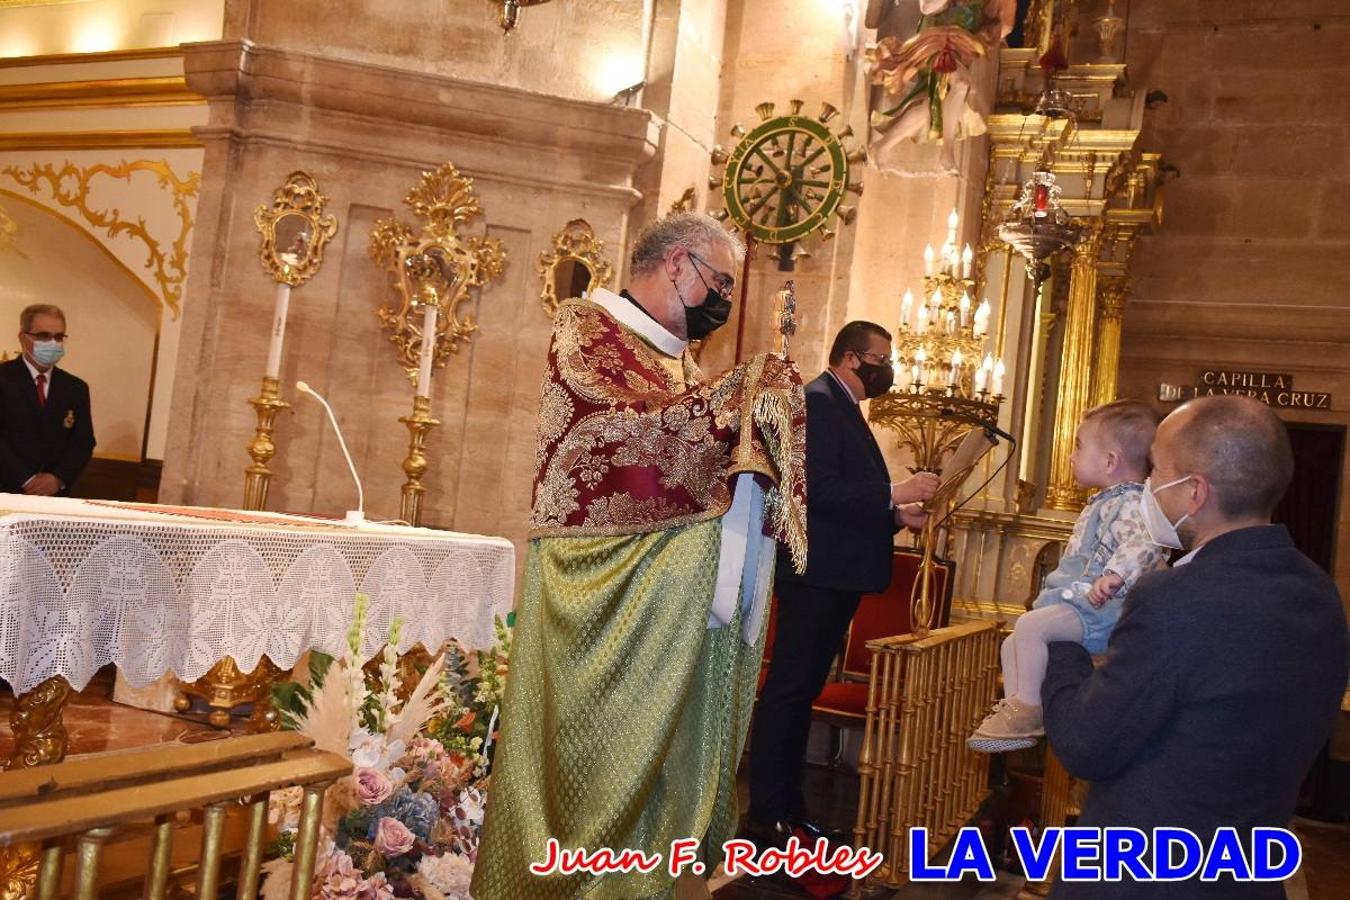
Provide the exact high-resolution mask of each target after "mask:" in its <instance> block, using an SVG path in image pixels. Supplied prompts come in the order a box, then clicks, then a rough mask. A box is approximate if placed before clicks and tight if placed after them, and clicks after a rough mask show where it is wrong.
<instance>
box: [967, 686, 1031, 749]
mask: <svg viewBox="0 0 1350 900" xmlns="http://www.w3.org/2000/svg"><path fill="white" fill-rule="evenodd" d="M1043 734H1045V728H1044V726H1043V724H1042V721H1041V708H1040V707H1039V706H1030V705H1028V704H1026V703H1022V702H1021V701H1020V700H1018V699H1017V698H1016V697H1009V698H1007V699H1004V700H1000V701H998V703H995V704H994V708H993V710H992V711H991V712H990V713H989V715H987V716H985V717H984V721H983V722H981V723H980V727H979V728H977V729H975V733H974V734H973V735H971V736H970V739H969V740H967V741H966V746H967V747H969V748H970V749H972V750H974V751H975V752H977V753H1006V752H1008V751H1009V750H1025V749H1026V748H1027V747H1031V746H1033V745H1034V744H1035V743H1036V739H1037V738H1038V737H1040V736H1041V735H1043Z"/></svg>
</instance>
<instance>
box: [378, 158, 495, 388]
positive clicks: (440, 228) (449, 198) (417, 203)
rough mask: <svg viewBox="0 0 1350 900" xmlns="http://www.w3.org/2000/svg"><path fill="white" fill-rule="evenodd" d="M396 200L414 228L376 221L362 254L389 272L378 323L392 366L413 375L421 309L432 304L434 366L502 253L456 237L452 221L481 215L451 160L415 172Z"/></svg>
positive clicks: (469, 327)
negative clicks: (391, 350)
mask: <svg viewBox="0 0 1350 900" xmlns="http://www.w3.org/2000/svg"><path fill="white" fill-rule="evenodd" d="M403 203H404V205H406V206H407V207H408V209H410V210H411V211H412V213H413V215H415V216H417V217H418V218H419V219H422V220H423V224H422V229H421V232H420V233H415V232H414V231H413V229H412V228H411V227H410V226H408V225H404V224H403V223H401V222H399V221H397V220H394V219H378V220H376V222H375V227H374V228H373V229H372V230H371V233H370V257H371V259H373V260H374V261H375V262H376V263H377V264H378V265H379V266H380V267H381V268H383V269H384V270H385V271H386V272H388V274H389V280H390V285H391V287H392V288H393V290H392V291H391V296H390V300H389V301H388V303H387V304H386V305H383V306H381V307H380V309H379V317H380V324H381V325H382V326H383V327H384V329H385V330H386V331H388V332H389V340H390V342H391V343H393V344H394V346H395V347H396V348H397V353H398V362H399V365H401V366H403V368H404V369H406V370H407V372H408V378H409V380H410V381H414V382H415V381H416V379H417V367H418V360H419V357H420V356H421V348H422V307H423V306H424V305H425V304H427V303H432V304H435V305H436V306H437V307H439V309H440V314H439V315H438V316H437V322H436V357H435V365H436V366H439V367H444V366H445V363H446V360H447V359H448V358H449V356H450V354H451V353H457V352H459V345H460V342H461V341H462V342H464V343H467V342H468V341H469V340H470V339H471V337H472V335H473V333H474V332H475V331H477V330H478V325H477V324H476V323H475V322H474V320H473V317H472V316H469V315H465V316H463V317H462V318H461V316H460V312H459V309H460V306H461V305H462V304H463V303H464V302H465V301H466V300H468V299H469V293H470V291H471V290H472V289H474V288H479V287H482V286H483V285H485V284H487V283H488V282H490V281H494V280H496V279H497V278H499V277H500V276H501V274H502V272H503V271H504V270H505V268H506V250H505V248H504V247H503V246H502V243H501V241H499V240H497V239H496V238H490V237H478V236H476V235H474V236H466V235H462V234H460V232H459V229H460V226H462V225H463V224H464V223H466V222H468V221H469V220H470V219H474V218H476V217H478V216H480V215H482V214H483V207H482V206H481V205H480V204H479V202H478V198H477V197H476V196H475V195H474V191H473V179H471V178H466V177H465V176H463V175H461V174H460V173H459V170H458V169H456V168H455V166H454V164H453V163H448V162H447V163H445V164H443V165H442V166H441V167H440V168H438V169H437V170H436V171H434V172H423V173H422V178H421V180H420V181H419V182H418V183H417V184H416V185H415V186H414V187H413V188H412V190H410V191H408V195H407V196H406V197H404V198H403Z"/></svg>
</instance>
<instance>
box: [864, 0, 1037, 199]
mask: <svg viewBox="0 0 1350 900" xmlns="http://www.w3.org/2000/svg"><path fill="white" fill-rule="evenodd" d="M895 2H896V0H892V6H894V3H895ZM898 2H906V0H898ZM917 2H918V7H919V13H920V18H919V24H918V31H917V33H916V34H914V35H913V36H912V37H910V38H909V39H907V40H904V39H902V38H901V37H900V35H898V34H896V33H886V32H893V31H894V30H898V28H897V26H896V25H895V22H896V21H897V19H898V17H897V16H895V15H887V13H888V12H891V11H892V10H891V9H882V8H880V7H882V6H884V5H885V4H884V3H879V4H874V7H877V8H875V9H874V10H873V11H872V14H871V15H869V21H868V24H869V25H873V26H879V27H878V31H877V34H878V40H877V43H876V45H875V46H874V47H871V48H869V49H868V75H869V79H870V81H871V83H872V84H874V85H878V86H879V87H880V88H881V90H879V91H875V92H874V93H873V103H872V109H871V123H870V124H871V132H872V139H871V142H870V144H869V147H868V149H869V151H870V152H871V157H872V159H873V160H875V161H876V163H877V165H878V166H880V167H881V168H883V169H885V168H887V158H888V157H889V156H890V152H891V150H892V148H894V147H895V146H896V145H897V144H899V143H900V142H901V141H903V140H906V139H909V140H913V141H915V142H919V143H922V142H924V141H930V140H937V141H940V142H941V144H942V152H941V162H942V167H943V168H944V169H946V170H948V171H952V172H954V171H956V142H957V141H958V140H960V139H962V138H966V137H974V136H975V135H979V134H983V133H984V132H985V130H986V129H985V122H984V118H983V117H982V116H981V115H980V114H979V113H977V112H976V111H975V110H974V109H973V108H972V107H973V103H972V101H973V100H974V85H973V83H972V78H971V66H972V65H973V64H974V62H975V60H977V59H979V58H980V57H983V56H984V55H985V54H986V53H988V52H989V50H991V49H993V48H995V47H997V46H999V45H1000V44H1001V43H1002V42H1003V40H1004V38H1006V37H1007V36H1008V33H1009V32H1011V31H1012V29H1013V25H1014V22H1015V21H1016V17H1017V2H1016V0H917ZM897 11H898V10H897Z"/></svg>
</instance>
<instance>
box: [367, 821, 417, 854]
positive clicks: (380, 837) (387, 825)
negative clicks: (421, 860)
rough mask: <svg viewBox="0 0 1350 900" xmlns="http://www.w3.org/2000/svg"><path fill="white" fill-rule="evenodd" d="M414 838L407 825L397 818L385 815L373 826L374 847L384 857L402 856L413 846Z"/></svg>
mask: <svg viewBox="0 0 1350 900" xmlns="http://www.w3.org/2000/svg"><path fill="white" fill-rule="evenodd" d="M416 840H417V839H416V838H415V837H413V833H412V832H411V831H409V830H408V826H406V825H404V824H403V823H402V822H400V821H399V820H398V819H391V818H389V817H388V816H385V817H384V818H383V819H380V823H379V824H378V825H376V826H375V849H376V850H378V851H379V852H380V854H381V855H383V856H385V857H391V856H402V855H403V854H405V853H407V852H408V851H409V850H411V849H412V848H413V843H414V842H416Z"/></svg>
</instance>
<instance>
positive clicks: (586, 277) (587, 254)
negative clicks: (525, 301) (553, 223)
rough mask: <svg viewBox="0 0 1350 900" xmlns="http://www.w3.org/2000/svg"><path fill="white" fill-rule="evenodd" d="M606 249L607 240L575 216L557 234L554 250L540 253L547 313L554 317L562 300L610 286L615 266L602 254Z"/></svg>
mask: <svg viewBox="0 0 1350 900" xmlns="http://www.w3.org/2000/svg"><path fill="white" fill-rule="evenodd" d="M604 250H605V242H604V241H601V240H598V239H597V238H596V236H595V232H594V231H592V230H591V226H590V223H589V222H587V221H586V220H585V219H573V220H572V221H570V222H568V223H567V225H565V226H564V227H563V230H562V231H560V232H558V233H557V234H555V235H554V236H553V249H552V250H546V251H544V252H543V253H541V254H539V280H540V281H542V282H543V283H544V289H543V291H542V292H541V293H540V294H539V302H540V303H542V304H543V305H544V312H546V313H548V314H549V316H550V317H552V316H553V314H554V313H555V312H557V311H558V303H559V302H560V301H563V300H571V299H572V298H573V297H581V296H583V295H584V294H586V293H587V292H589V291H593V290H595V289H596V288H602V287H609V285H610V283H611V282H612V281H613V280H614V267H613V266H611V265H610V264H609V263H608V262H606V261H605V259H604V258H603V257H602V256H601V254H602V253H603V252H604Z"/></svg>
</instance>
